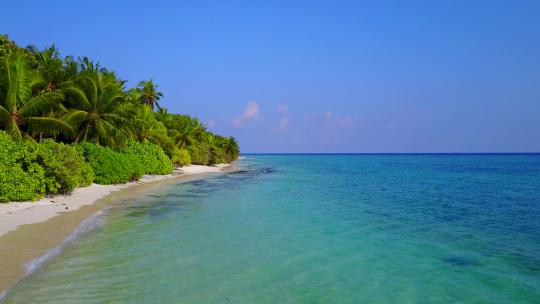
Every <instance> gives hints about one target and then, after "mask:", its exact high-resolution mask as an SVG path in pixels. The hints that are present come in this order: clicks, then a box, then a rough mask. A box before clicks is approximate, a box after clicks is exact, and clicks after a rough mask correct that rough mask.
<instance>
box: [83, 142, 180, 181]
mask: <svg viewBox="0 0 540 304" xmlns="http://www.w3.org/2000/svg"><path fill="white" fill-rule="evenodd" d="M75 147H76V149H77V150H79V151H81V153H82V155H83V156H84V158H85V159H86V161H87V162H88V163H89V164H90V166H91V167H92V170H93V171H94V175H95V182H96V183H98V184H118V183H125V182H128V181H133V180H138V179H139V178H141V176H143V175H144V174H168V173H171V172H172V170H173V165H172V162H171V160H170V159H169V157H168V156H167V155H166V154H165V152H163V149H161V147H159V146H157V145H155V144H151V143H144V144H141V143H138V142H130V143H129V144H128V145H127V147H126V148H125V149H124V150H122V151H114V150H112V149H110V148H108V147H102V146H96V145H94V144H90V143H83V144H78V145H76V146H75Z"/></svg>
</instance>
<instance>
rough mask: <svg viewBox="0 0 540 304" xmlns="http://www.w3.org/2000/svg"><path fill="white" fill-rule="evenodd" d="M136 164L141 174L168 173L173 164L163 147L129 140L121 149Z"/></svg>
mask: <svg viewBox="0 0 540 304" xmlns="http://www.w3.org/2000/svg"><path fill="white" fill-rule="evenodd" d="M123 153H124V154H128V155H129V157H131V158H133V159H134V160H135V162H136V163H137V164H138V168H137V170H138V173H140V175H143V174H169V173H171V172H172V170H173V164H172V162H171V160H170V159H169V157H168V156H167V154H165V152H163V149H162V148H161V147H160V146H158V145H155V144H152V143H139V142H130V143H129V144H128V146H127V148H126V149H125V150H124V151H123Z"/></svg>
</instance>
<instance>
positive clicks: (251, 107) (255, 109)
mask: <svg viewBox="0 0 540 304" xmlns="http://www.w3.org/2000/svg"><path fill="white" fill-rule="evenodd" d="M258 114H259V105H258V104H257V102H256V101H251V102H249V103H248V104H247V106H246V108H245V110H244V114H242V115H240V116H237V117H235V118H233V119H232V125H233V127H236V128H239V127H241V126H242V124H244V123H245V122H246V121H248V120H250V119H252V118H254V117H255V116H257V115H258Z"/></svg>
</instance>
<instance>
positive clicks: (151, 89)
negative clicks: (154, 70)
mask: <svg viewBox="0 0 540 304" xmlns="http://www.w3.org/2000/svg"><path fill="white" fill-rule="evenodd" d="M157 87H158V86H157V85H155V84H154V82H153V81H152V79H150V80H143V81H141V82H139V83H138V85H137V88H138V89H139V90H140V91H141V93H142V98H141V102H142V103H144V104H145V105H147V106H149V107H150V108H151V109H152V110H154V106H156V107H157V108H158V109H159V108H160V107H159V104H158V100H160V99H161V97H163V94H162V93H161V92H158V91H157Z"/></svg>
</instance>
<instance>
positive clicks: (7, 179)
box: [0, 133, 56, 203]
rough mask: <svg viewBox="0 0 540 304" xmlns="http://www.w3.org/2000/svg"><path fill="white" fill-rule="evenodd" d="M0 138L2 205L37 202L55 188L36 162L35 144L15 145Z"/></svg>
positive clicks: (36, 150)
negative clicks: (29, 201) (6, 203)
mask: <svg viewBox="0 0 540 304" xmlns="http://www.w3.org/2000/svg"><path fill="white" fill-rule="evenodd" d="M0 137H1V139H0V202H2V203H5V202H10V201H27V200H36V199H39V198H41V197H43V195H44V194H45V193H46V191H47V189H49V188H54V187H55V185H56V184H55V181H54V179H51V178H47V177H46V175H45V170H44V169H43V167H42V166H41V165H40V164H39V163H38V162H37V159H38V146H37V145H36V144H33V143H16V142H13V141H11V139H10V138H9V136H5V133H4V134H2V135H1V136H0Z"/></svg>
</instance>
